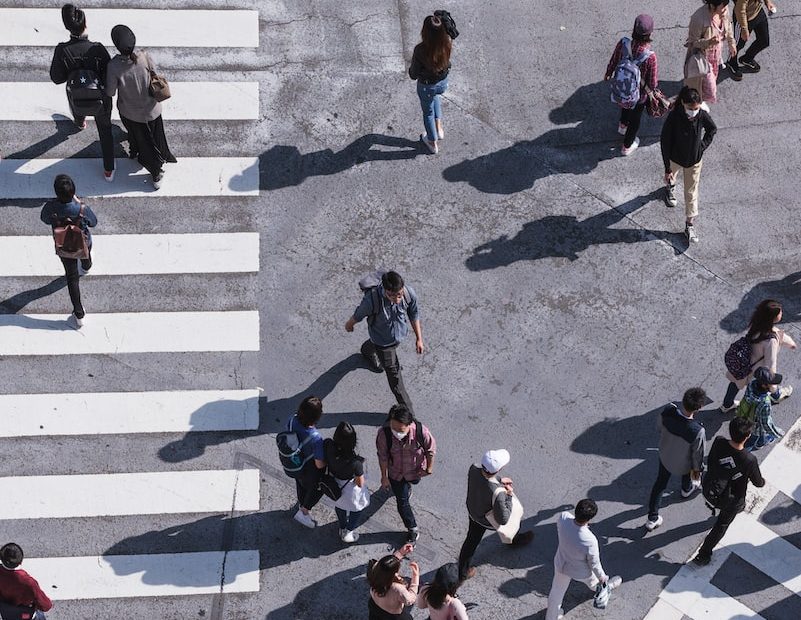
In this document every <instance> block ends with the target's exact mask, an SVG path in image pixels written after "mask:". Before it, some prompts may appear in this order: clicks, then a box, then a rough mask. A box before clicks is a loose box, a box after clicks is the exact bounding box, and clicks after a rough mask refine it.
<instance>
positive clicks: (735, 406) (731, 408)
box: [720, 400, 740, 413]
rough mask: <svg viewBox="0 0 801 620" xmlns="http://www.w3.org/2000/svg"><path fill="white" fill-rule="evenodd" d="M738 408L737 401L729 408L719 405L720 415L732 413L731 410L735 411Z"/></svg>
mask: <svg viewBox="0 0 801 620" xmlns="http://www.w3.org/2000/svg"><path fill="white" fill-rule="evenodd" d="M739 406H740V401H739V400H735V401H734V404H733V405H732V406H731V407H724V406H723V405H721V406H720V412H721V413H729V411H733V410H735V409H737V407H739Z"/></svg>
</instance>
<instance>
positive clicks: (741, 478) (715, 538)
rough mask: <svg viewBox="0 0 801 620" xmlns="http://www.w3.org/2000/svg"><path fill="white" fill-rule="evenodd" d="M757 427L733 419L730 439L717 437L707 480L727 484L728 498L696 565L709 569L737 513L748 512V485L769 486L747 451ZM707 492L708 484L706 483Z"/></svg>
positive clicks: (709, 458) (699, 553) (742, 420)
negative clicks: (718, 546)
mask: <svg viewBox="0 0 801 620" xmlns="http://www.w3.org/2000/svg"><path fill="white" fill-rule="evenodd" d="M753 429H754V425H753V423H752V422H750V421H749V420H746V419H745V418H739V417H738V418H733V419H732V420H731V422H729V437H731V439H729V440H728V441H727V440H726V439H724V438H723V437H716V438H715V441H714V442H713V443H712V449H711V450H710V451H709V457H708V458H707V463H708V465H709V470H708V471H707V473H706V476H707V477H709V478H710V479H711V480H723V481H726V482H724V484H725V496H724V497H723V500H722V503H721V505H720V514H719V515H718V518H717V521H715V525H714V526H713V527H712V530H711V531H710V532H709V534H707V536H706V538H705V539H704V542H703V543H702V544H701V548H700V549H699V550H698V554H697V555H696V556H695V558H693V562H695V563H696V564H699V565H700V566H706V565H707V564H709V562H711V561H712V551H713V550H714V549H715V546H716V545H717V544H718V543H719V542H720V541H721V539H722V538H723V536H724V535H725V534H726V530H728V529H729V526H730V525H731V523H732V521H734V517H736V516H737V513H739V512H742V511H743V510H744V509H745V494H746V491H747V490H748V482H749V481H751V483H752V484H753V485H754V486H755V487H763V486H765V479H764V478H763V477H762V472H761V471H759V463H758V462H757V459H756V457H755V456H754V455H753V454H751V453H750V452H749V451H747V450H745V444H746V442H747V441H748V438H749V437H750V436H751V431H753ZM704 485H705V487H704V488H706V485H707V480H706V479H705V480H704Z"/></svg>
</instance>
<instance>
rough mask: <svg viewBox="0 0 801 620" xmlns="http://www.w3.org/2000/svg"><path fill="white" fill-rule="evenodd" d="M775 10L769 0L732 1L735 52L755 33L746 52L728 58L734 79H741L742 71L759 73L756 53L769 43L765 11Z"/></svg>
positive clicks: (768, 29)
mask: <svg viewBox="0 0 801 620" xmlns="http://www.w3.org/2000/svg"><path fill="white" fill-rule="evenodd" d="M765 9H767V10H768V11H769V12H771V13H775V12H776V5H775V4H773V2H771V0H735V2H734V17H733V19H734V37H735V38H736V39H737V53H739V52H740V51H741V50H742V49H743V48H744V47H745V44H746V43H747V42H748V39H749V38H750V37H751V33H752V32H753V33H754V34H755V35H756V38H755V40H754V42H753V43H752V44H751V45H750V46H749V47H748V49H747V50H746V52H745V53H744V54H743V55H742V56H740V58H739V60H738V59H737V54H734V55H733V56H732V57H731V58H729V68H730V69H731V76H732V79H734V80H737V81H739V80H742V79H743V74H742V72H743V71H746V72H748V73H759V70H760V69H761V68H762V67H760V66H759V63H758V62H757V61H756V55H757V54H759V52H761V51H762V50H765V49H767V48H768V46H769V45H770V23H769V20H768V16H767V14H766V13H765Z"/></svg>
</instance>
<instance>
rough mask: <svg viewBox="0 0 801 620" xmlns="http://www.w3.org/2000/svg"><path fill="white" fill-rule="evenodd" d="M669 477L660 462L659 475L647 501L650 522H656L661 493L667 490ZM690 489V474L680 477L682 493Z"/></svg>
mask: <svg viewBox="0 0 801 620" xmlns="http://www.w3.org/2000/svg"><path fill="white" fill-rule="evenodd" d="M670 476H671V474H670V472H669V471H668V470H667V469H665V466H664V465H662V461H661V460H660V461H659V473H658V474H657V476H656V482H654V486H653V488H652V489H651V498H650V500H648V519H649V520H650V521H656V518H657V517H658V516H659V507H660V506H661V505H662V493H664V492H665V489H666V488H667V485H668V482H669V481H670ZM690 488H692V480H691V479H690V474H689V473H687V474H684V475H683V476H682V477H681V489H682V491H689V490H690Z"/></svg>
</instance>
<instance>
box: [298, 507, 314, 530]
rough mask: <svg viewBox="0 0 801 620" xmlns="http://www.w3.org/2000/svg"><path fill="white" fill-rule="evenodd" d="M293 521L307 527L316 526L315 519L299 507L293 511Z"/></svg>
mask: <svg viewBox="0 0 801 620" xmlns="http://www.w3.org/2000/svg"><path fill="white" fill-rule="evenodd" d="M294 518H295V521H297V522H298V523H300V524H301V525H305V526H306V527H308V528H312V529H313V528H315V527H317V521H315V520H314V519H312V518H311V515H308V514H306V513H305V512H303V511H302V510H301V509H300V508H298V511H297V512H296V513H295V517H294Z"/></svg>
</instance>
